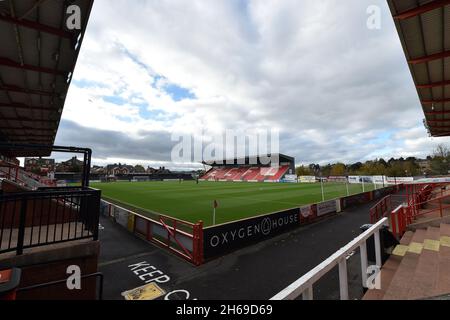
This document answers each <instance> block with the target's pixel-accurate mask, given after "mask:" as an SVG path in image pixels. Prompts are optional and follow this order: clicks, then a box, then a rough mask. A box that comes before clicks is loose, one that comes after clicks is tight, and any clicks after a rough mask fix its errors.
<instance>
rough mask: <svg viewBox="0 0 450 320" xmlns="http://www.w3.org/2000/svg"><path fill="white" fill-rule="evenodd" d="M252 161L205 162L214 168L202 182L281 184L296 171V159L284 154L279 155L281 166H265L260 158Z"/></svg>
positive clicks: (203, 177) (247, 159)
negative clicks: (288, 175) (285, 177)
mask: <svg viewBox="0 0 450 320" xmlns="http://www.w3.org/2000/svg"><path fill="white" fill-rule="evenodd" d="M250 159H252V158H246V159H234V160H232V161H228V160H224V161H217V162H204V164H205V165H209V166H211V167H212V168H211V169H210V170H209V171H208V172H206V174H204V175H203V176H202V177H201V178H200V180H208V181H230V182H232V181H234V182H238V181H244V182H279V181H282V180H283V178H284V176H285V175H286V174H289V173H290V174H292V173H293V172H294V171H295V160H294V158H292V157H289V156H286V155H283V154H279V155H278V159H279V165H276V164H272V163H269V164H264V165H263V164H262V161H261V159H260V157H257V158H253V163H252V161H251V160H250ZM255 163H256V164H255ZM272 165H273V166H272Z"/></svg>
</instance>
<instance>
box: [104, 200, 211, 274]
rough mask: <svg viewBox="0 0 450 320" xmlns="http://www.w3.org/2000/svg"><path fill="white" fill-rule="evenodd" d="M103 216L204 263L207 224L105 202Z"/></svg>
mask: <svg viewBox="0 0 450 320" xmlns="http://www.w3.org/2000/svg"><path fill="white" fill-rule="evenodd" d="M101 213H102V214H103V215H104V216H107V217H110V218H112V219H114V221H115V222H116V223H118V224H120V225H122V226H123V227H125V228H126V229H128V230H129V231H130V232H132V233H133V234H135V235H137V236H139V237H140V238H142V239H145V240H147V241H149V242H153V243H155V244H157V245H159V246H161V247H163V248H166V249H167V250H169V251H171V252H173V253H175V254H177V255H178V256H180V257H182V258H184V259H186V260H187V261H189V262H192V263H193V264H195V265H200V264H202V263H203V222H201V221H200V222H198V223H190V222H187V221H182V220H179V219H175V218H172V217H167V216H164V215H159V216H158V220H155V219H152V218H149V217H146V216H144V215H142V214H140V213H137V212H134V211H132V210H129V209H126V208H123V207H121V206H119V205H116V204H113V203H111V202H108V201H105V200H102V206H101Z"/></svg>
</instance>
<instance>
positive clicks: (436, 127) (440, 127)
mask: <svg viewBox="0 0 450 320" xmlns="http://www.w3.org/2000/svg"><path fill="white" fill-rule="evenodd" d="M434 129H450V126H437V125H433V126H430V130H434Z"/></svg>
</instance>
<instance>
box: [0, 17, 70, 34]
mask: <svg viewBox="0 0 450 320" xmlns="http://www.w3.org/2000/svg"><path fill="white" fill-rule="evenodd" d="M0 21H4V22H8V23H12V24H16V25H19V26H21V27H26V28H29V29H34V30H37V31H41V32H45V33H49V34H52V35H55V36H58V37H61V38H67V39H70V40H73V39H74V38H75V37H76V35H75V34H72V33H70V32H68V31H65V30H61V29H58V28H53V27H51V26H47V25H45V24H41V23H38V22H35V21H31V20H25V19H18V18H13V17H11V16H9V15H1V14H0Z"/></svg>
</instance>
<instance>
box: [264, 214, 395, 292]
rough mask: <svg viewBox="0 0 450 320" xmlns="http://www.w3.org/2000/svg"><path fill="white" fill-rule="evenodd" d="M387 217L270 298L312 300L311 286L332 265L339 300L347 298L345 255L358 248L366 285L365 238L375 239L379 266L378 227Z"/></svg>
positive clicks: (363, 279) (363, 280)
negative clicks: (335, 270) (337, 279)
mask: <svg viewBox="0 0 450 320" xmlns="http://www.w3.org/2000/svg"><path fill="white" fill-rule="evenodd" d="M387 222H388V219H387V218H383V219H381V220H380V221H378V222H377V223H376V224H374V225H373V226H372V227H371V228H369V229H368V230H367V231H365V232H364V233H362V234H361V235H360V236H358V237H357V238H355V239H354V240H353V241H351V242H350V243H349V244H347V245H346V246H345V247H343V248H341V249H339V250H338V251H337V252H335V253H334V254H333V255H331V256H330V257H329V258H328V259H326V260H325V261H323V262H322V263H321V264H319V265H318V266H317V267H315V268H314V269H312V270H311V271H309V272H308V273H306V274H305V275H304V276H302V277H301V278H299V279H298V280H297V281H295V282H293V283H292V284H291V285H289V286H288V287H286V288H285V289H284V290H282V291H280V292H279V293H278V294H276V295H275V296H274V297H272V299H271V300H294V299H297V298H298V297H300V296H302V297H303V299H304V300H313V287H314V284H315V283H316V282H317V281H319V280H320V279H321V278H322V277H323V276H324V275H325V274H327V273H328V272H330V271H331V270H332V269H333V268H334V267H336V266H339V291H340V298H341V300H348V299H349V294H348V274H347V257H349V255H351V254H352V253H353V252H354V251H355V250H356V249H358V248H359V250H360V256H361V271H362V284H363V287H367V279H368V277H367V267H368V259H367V240H368V239H369V238H370V237H371V236H372V235H373V236H374V239H375V257H376V258H375V259H376V265H377V266H378V267H379V268H381V266H382V259H381V242H380V229H381V228H382V227H383V226H386V225H387Z"/></svg>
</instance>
